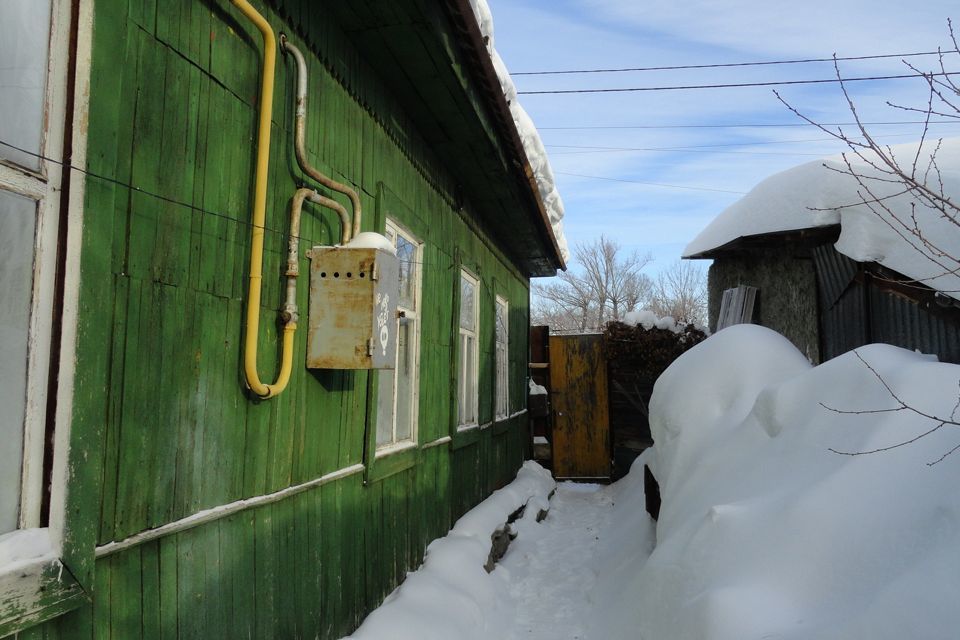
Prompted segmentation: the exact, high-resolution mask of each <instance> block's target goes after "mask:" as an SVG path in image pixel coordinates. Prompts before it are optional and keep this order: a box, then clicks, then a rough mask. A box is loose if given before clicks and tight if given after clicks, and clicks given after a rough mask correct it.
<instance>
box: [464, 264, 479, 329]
mask: <svg viewBox="0 0 960 640" xmlns="http://www.w3.org/2000/svg"><path fill="white" fill-rule="evenodd" d="M475 304H476V286H475V285H474V284H473V282H471V281H470V280H468V279H467V278H466V277H464V276H463V275H461V276H460V326H461V327H462V328H463V329H467V330H469V331H473V330H474V325H475V324H476V319H475V317H474V316H475V313H474V305H475Z"/></svg>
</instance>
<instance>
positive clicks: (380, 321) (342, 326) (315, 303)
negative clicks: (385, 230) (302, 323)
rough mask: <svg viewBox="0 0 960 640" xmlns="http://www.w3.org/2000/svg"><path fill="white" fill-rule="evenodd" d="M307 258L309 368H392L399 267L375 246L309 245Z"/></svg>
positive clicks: (385, 252) (395, 348)
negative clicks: (308, 260) (308, 280)
mask: <svg viewBox="0 0 960 640" xmlns="http://www.w3.org/2000/svg"><path fill="white" fill-rule="evenodd" d="M307 257H309V258H310V317H309V330H308V332H307V367H308V368H310V369H393V368H394V362H395V360H396V358H395V356H396V352H397V299H398V298H399V296H400V265H399V262H398V260H397V257H396V256H395V255H392V254H390V253H388V252H387V251H383V250H382V249H375V248H366V247H364V248H360V247H357V248H351V247H313V248H312V249H310V250H309V251H307Z"/></svg>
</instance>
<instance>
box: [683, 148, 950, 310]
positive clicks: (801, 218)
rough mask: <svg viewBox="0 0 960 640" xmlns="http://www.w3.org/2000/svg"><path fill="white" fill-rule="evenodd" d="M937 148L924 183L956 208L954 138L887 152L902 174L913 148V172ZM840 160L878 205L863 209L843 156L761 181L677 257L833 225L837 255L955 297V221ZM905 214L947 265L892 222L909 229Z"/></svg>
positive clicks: (861, 163) (876, 174)
mask: <svg viewBox="0 0 960 640" xmlns="http://www.w3.org/2000/svg"><path fill="white" fill-rule="evenodd" d="M938 142H939V143H940V147H939V149H938V150H937V151H936V154H935V157H936V167H937V168H938V169H939V177H938V176H937V175H936V173H930V174H929V175H928V180H929V182H930V184H931V185H937V183H938V182H939V181H940V180H942V182H943V195H945V196H946V197H948V198H950V199H951V201H952V202H955V203H960V199H958V197H957V196H960V138H945V139H943V140H942V141H937V140H928V141H926V142H924V143H923V145H922V147H920V144H919V143H917V142H914V143H907V144H901V145H894V146H890V147H889V151H890V155H891V156H892V157H894V158H896V159H897V161H898V162H899V164H900V165H901V166H902V167H904V168H905V169H908V170H909V168H910V166H911V165H912V163H913V159H914V156H915V155H917V151H918V147H920V153H919V155H918V156H917V157H918V158H919V161H918V163H917V167H918V169H919V172H921V173H922V172H923V170H924V169H925V168H926V167H927V166H928V165H929V161H930V156H931V153H933V152H934V150H936V149H937V144H938ZM865 157H866V158H871V157H872V156H868V155H866V154H865ZM846 158H847V160H848V161H849V162H850V165H851V167H852V168H853V170H854V171H855V172H856V173H857V174H858V175H861V176H863V181H864V183H865V184H866V185H867V186H869V188H870V189H871V191H872V192H873V194H874V195H875V196H877V197H878V198H879V199H881V200H882V202H883V203H884V207H878V206H877V205H873V206H869V205H868V204H865V202H864V200H865V193H864V188H863V186H861V185H860V184H859V182H858V181H857V179H855V178H854V177H852V176H851V175H849V170H848V168H847V165H846V163H845V161H844V158H843V156H831V157H828V158H824V159H822V160H817V161H814V162H808V163H806V164H802V165H799V166H797V167H793V168H792V169H787V170H786V171H783V172H781V173H777V174H775V175H773V176H770V177H769V178H767V179H765V180H763V181H762V182H760V184H758V185H757V186H755V187H754V188H753V189H751V190H750V192H749V193H747V195H745V196H744V197H743V198H741V199H740V200H738V201H737V202H735V203H733V204H732V205H730V206H729V207H727V208H726V209H725V210H724V211H723V212H722V213H721V214H720V215H719V216H717V217H716V218H714V220H713V221H712V222H711V223H710V224H709V225H707V227H706V228H705V229H704V230H703V231H701V232H700V234H699V235H697V237H696V238H694V239H693V241H692V242H690V244H688V245H687V247H686V249H684V252H683V257H685V258H706V257H710V254H711V253H712V252H714V251H716V250H717V249H720V248H721V247H724V246H726V245H729V244H731V243H734V242H735V241H737V240H738V239H740V238H746V237H750V236H758V235H765V234H771V233H781V232H789V231H797V230H802V229H812V228H816V227H823V226H829V225H833V224H838V223H839V224H840V229H841V230H840V237H839V239H838V240H837V242H836V245H835V246H836V249H837V250H838V251H840V252H841V253H843V254H844V255H846V256H848V257H850V258H852V259H853V260H857V261H860V262H877V263H879V264H881V265H883V266H885V267H887V268H889V269H892V270H894V271H896V272H898V273H901V274H903V275H904V276H907V277H908V278H912V279H914V280H917V281H920V282H923V283H924V284H926V285H928V286H930V287H932V288H934V289H938V290H940V291H942V292H944V293H947V294H948V295H950V296H952V297H954V298H956V299H960V274H957V273H948V272H950V271H955V270H956V268H957V267H958V263H960V226H958V224H960V220H951V219H950V218H948V217H945V216H944V215H943V212H942V211H941V210H939V209H936V208H934V207H932V206H930V205H929V203H928V202H925V201H923V200H922V199H919V198H918V197H917V196H916V195H915V194H911V193H908V192H906V190H905V188H904V186H903V184H901V183H899V182H893V181H890V180H889V176H887V175H885V174H884V173H882V172H881V171H880V170H879V169H878V168H877V167H875V166H871V164H870V163H868V162H867V161H866V160H865V159H863V158H858V157H857V156H856V155H854V154H851V153H848V154H846ZM936 190H939V186H937V187H936ZM912 216H915V218H916V228H917V229H918V230H919V232H920V233H921V234H922V236H923V237H925V238H927V239H929V240H931V241H933V242H934V243H935V244H936V245H937V247H938V248H939V249H940V250H941V251H942V253H944V254H946V255H947V256H952V257H953V258H952V259H950V258H944V257H942V256H940V255H938V252H937V251H935V250H932V249H931V248H928V247H925V246H923V244H922V243H921V242H920V241H919V240H918V238H917V236H916V235H915V234H914V233H912V232H911V230H910V229H909V228H904V227H903V226H901V225H900V224H898V222H897V221H898V220H899V221H900V222H901V223H905V224H906V225H907V226H908V227H912V226H913V224H912Z"/></svg>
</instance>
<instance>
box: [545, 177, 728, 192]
mask: <svg viewBox="0 0 960 640" xmlns="http://www.w3.org/2000/svg"><path fill="white" fill-rule="evenodd" d="M553 173H554V174H555V175H560V176H573V177H574V178H589V179H591V180H607V181H609V182H626V183H628V184H643V185H647V186H650V187H665V188H668V189H686V190H688V191H710V192H712V193H732V194H735V195H738V196H742V195H746V192H745V191H730V190H727V189H711V188H710V187H687V186H683V185H679V184H664V183H662V182H642V181H640V180H627V179H625V178H608V177H604V176H587V175H583V174H582V173H567V172H565V171H554V172H553Z"/></svg>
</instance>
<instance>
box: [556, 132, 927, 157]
mask: <svg viewBox="0 0 960 640" xmlns="http://www.w3.org/2000/svg"><path fill="white" fill-rule="evenodd" d="M906 137H915V136H914V134H911V133H899V134H887V135H882V136H876V139H878V140H879V139H886V138H906ZM835 141H836V138H808V139H805V140H755V141H752V142H725V143H720V144H700V145H683V146H676V147H611V146H600V145H576V144H545V145H544V146H545V147H547V148H551V149H582V150H583V151H571V152H563V151H561V152H557V153H554V154H552V155H572V154H578V153H607V152H612V151H653V152H659V151H670V152H699V153H736V154H750V155H767V156H817V157H820V158H822V157H823V156H824V154H823V153H805V152H798V151H793V152H777V151H770V152H766V151H731V150H728V149H724V148H723V147H755V146H759V145H770V144H776V145H780V144H807V143H810V142H835Z"/></svg>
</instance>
